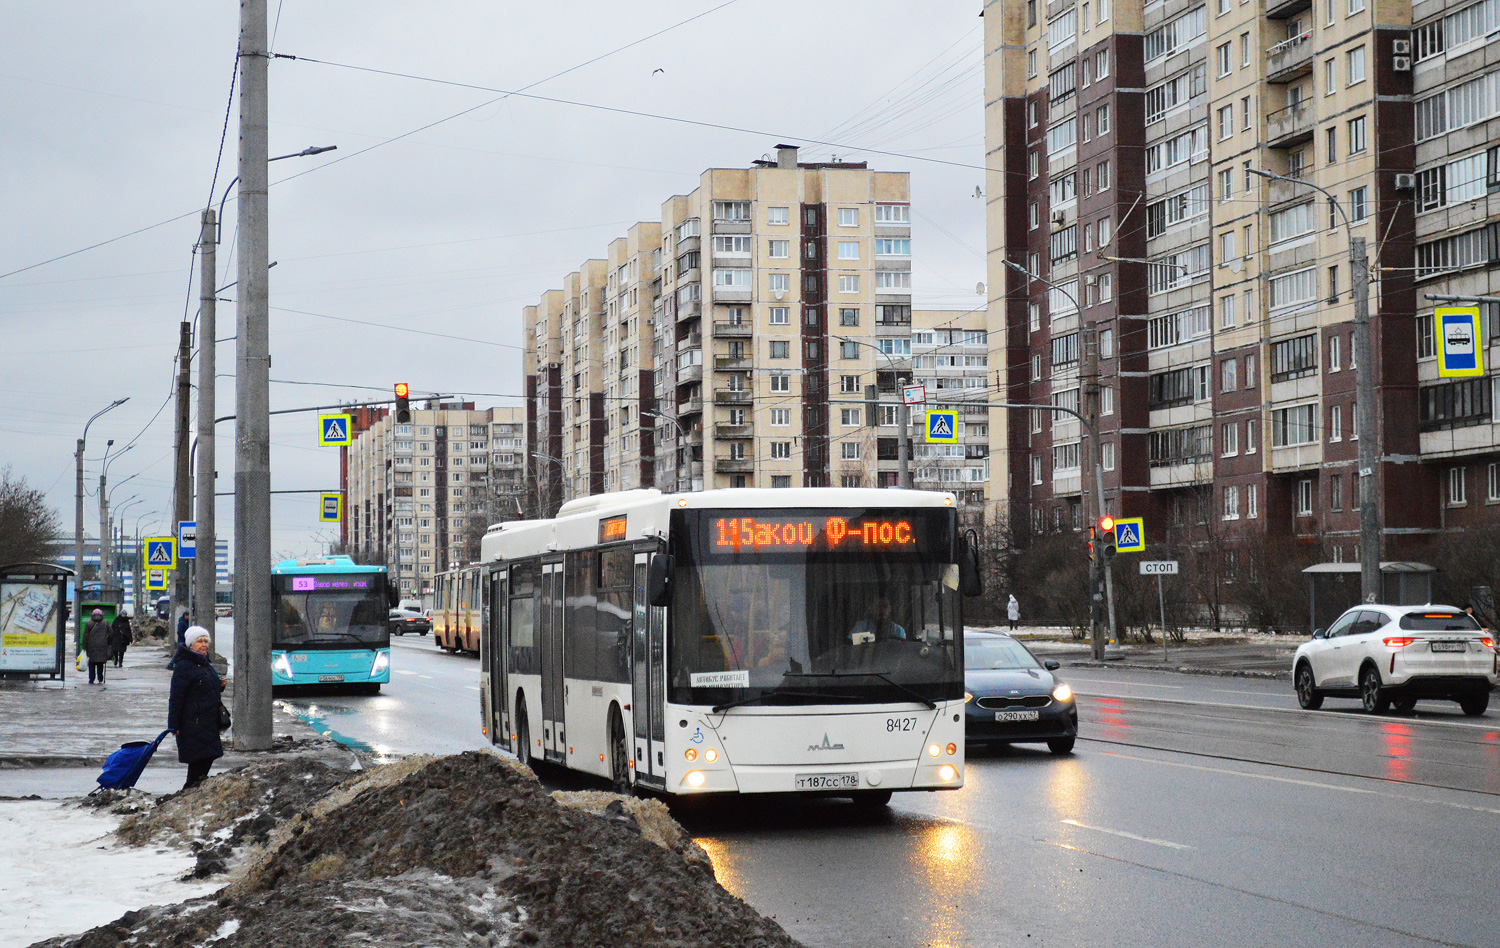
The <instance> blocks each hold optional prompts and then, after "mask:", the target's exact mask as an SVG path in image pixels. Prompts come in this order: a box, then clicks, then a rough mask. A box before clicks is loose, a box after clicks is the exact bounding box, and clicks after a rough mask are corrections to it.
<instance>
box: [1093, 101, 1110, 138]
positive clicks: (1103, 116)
mask: <svg viewBox="0 0 1500 948" xmlns="http://www.w3.org/2000/svg"><path fill="white" fill-rule="evenodd" d="M1094 114H1095V115H1096V116H1097V118H1098V126H1099V129H1098V131H1099V134H1100V135H1101V136H1102V135H1108V134H1109V128H1110V118H1109V106H1107V105H1101V106H1099V108H1098V110H1097V111H1096V112H1095V113H1094Z"/></svg>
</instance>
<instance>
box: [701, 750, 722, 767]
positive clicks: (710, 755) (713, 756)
mask: <svg viewBox="0 0 1500 948" xmlns="http://www.w3.org/2000/svg"><path fill="white" fill-rule="evenodd" d="M703 759H704V760H706V761H708V762H709V763H710V764H711V763H713V762H714V761H716V760H718V759H719V752H718V751H716V750H714V749H713V748H712V747H710V748H709V749H708V750H706V751H704V752H703Z"/></svg>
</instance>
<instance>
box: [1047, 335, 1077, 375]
mask: <svg viewBox="0 0 1500 948" xmlns="http://www.w3.org/2000/svg"><path fill="white" fill-rule="evenodd" d="M1077 361H1078V333H1076V332H1070V333H1067V334H1066V335H1062V336H1054V337H1052V367H1053V368H1054V369H1058V368H1061V367H1062V366H1065V365H1072V364H1073V363H1074V362H1077Z"/></svg>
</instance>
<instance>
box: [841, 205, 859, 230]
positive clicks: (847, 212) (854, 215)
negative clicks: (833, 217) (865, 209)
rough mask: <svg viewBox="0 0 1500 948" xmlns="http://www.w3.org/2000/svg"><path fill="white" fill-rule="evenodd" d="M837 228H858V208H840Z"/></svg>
mask: <svg viewBox="0 0 1500 948" xmlns="http://www.w3.org/2000/svg"><path fill="white" fill-rule="evenodd" d="M839 226H840V227H858V226H859V208H857V207H841V208H839Z"/></svg>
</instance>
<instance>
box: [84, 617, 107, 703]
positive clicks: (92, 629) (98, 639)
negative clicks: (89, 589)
mask: <svg viewBox="0 0 1500 948" xmlns="http://www.w3.org/2000/svg"><path fill="white" fill-rule="evenodd" d="M109 635H110V625H109V623H108V622H106V621H104V610H103V609H95V610H94V614H93V615H91V616H89V621H88V625H85V626H84V627H83V650H84V651H85V652H87V653H88V657H89V684H91V685H92V684H93V683H94V678H95V676H97V677H98V679H99V684H101V685H102V684H104V663H105V662H107V661H109Z"/></svg>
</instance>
